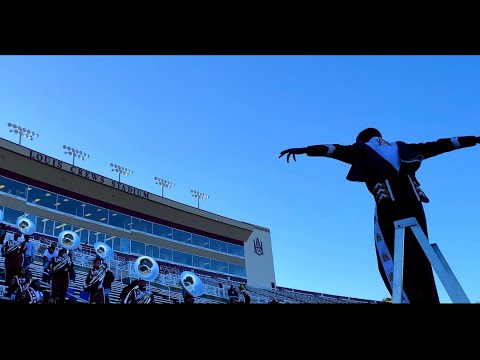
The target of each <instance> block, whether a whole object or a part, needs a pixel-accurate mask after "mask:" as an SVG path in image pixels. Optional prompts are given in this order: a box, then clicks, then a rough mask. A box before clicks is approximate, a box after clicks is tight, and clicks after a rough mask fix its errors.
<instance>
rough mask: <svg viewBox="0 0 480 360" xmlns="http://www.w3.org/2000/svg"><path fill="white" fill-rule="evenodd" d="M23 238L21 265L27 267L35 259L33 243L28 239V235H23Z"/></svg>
mask: <svg viewBox="0 0 480 360" xmlns="http://www.w3.org/2000/svg"><path fill="white" fill-rule="evenodd" d="M23 239H24V240H25V252H24V253H23V267H24V268H25V269H28V267H29V266H30V264H31V263H32V262H33V261H34V260H35V244H34V243H33V242H31V241H30V235H27V234H25V235H23Z"/></svg>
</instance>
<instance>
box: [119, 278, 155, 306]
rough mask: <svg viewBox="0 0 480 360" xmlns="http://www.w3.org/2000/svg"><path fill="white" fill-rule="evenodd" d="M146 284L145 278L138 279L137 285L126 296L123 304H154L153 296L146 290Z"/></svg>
mask: <svg viewBox="0 0 480 360" xmlns="http://www.w3.org/2000/svg"><path fill="white" fill-rule="evenodd" d="M146 286H147V282H146V281H145V280H143V279H140V280H138V284H137V286H135V287H134V288H133V289H132V290H130V292H129V293H128V295H127V296H126V298H125V302H124V304H155V297H154V296H153V293H152V292H151V291H150V290H147V288H146Z"/></svg>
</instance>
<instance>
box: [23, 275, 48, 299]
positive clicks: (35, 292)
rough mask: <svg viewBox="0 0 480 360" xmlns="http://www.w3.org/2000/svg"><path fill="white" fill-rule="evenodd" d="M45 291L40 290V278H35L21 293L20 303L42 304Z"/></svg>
mask: <svg viewBox="0 0 480 360" xmlns="http://www.w3.org/2000/svg"><path fill="white" fill-rule="evenodd" d="M43 301H44V300H43V293H42V292H41V291H40V280H38V279H35V280H33V281H32V282H31V283H30V285H29V286H28V287H27V288H26V289H24V290H23V291H22V293H21V294H20V301H19V302H20V304H41V303H43Z"/></svg>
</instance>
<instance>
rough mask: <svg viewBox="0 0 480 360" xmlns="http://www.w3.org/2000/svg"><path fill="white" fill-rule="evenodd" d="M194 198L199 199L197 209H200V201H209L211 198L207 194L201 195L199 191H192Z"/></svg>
mask: <svg viewBox="0 0 480 360" xmlns="http://www.w3.org/2000/svg"><path fill="white" fill-rule="evenodd" d="M190 192H191V193H192V196H193V197H196V198H197V208H198V209H200V200H207V199H208V198H209V196H208V195H207V194H204V193H201V192H199V191H197V190H190Z"/></svg>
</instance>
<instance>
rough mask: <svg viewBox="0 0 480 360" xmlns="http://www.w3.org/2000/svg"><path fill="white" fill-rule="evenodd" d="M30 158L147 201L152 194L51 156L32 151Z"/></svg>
mask: <svg viewBox="0 0 480 360" xmlns="http://www.w3.org/2000/svg"><path fill="white" fill-rule="evenodd" d="M30 158H31V159H33V160H36V161H38V162H41V163H44V164H47V165H50V166H53V167H55V168H57V169H62V170H66V171H70V172H71V173H72V174H75V175H78V176H81V177H83V178H85V179H89V180H93V181H96V182H98V183H100V184H105V185H109V186H111V187H113V188H115V189H118V190H121V191H124V192H127V193H129V194H133V195H136V196H139V197H143V198H145V199H148V198H149V195H150V193H148V192H147V191H144V190H140V189H137V188H136V187H133V186H129V185H125V184H122V183H121V182H119V181H115V180H112V179H108V178H105V177H104V176H102V175H98V174H95V173H94V172H91V171H87V170H85V169H81V168H79V167H78V166H75V165H71V164H67V163H64V162H63V161H60V160H57V159H55V158H53V157H51V156H47V155H44V154H42V153H39V152H36V151H33V150H30Z"/></svg>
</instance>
